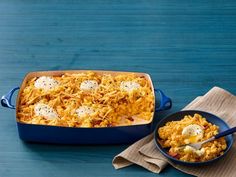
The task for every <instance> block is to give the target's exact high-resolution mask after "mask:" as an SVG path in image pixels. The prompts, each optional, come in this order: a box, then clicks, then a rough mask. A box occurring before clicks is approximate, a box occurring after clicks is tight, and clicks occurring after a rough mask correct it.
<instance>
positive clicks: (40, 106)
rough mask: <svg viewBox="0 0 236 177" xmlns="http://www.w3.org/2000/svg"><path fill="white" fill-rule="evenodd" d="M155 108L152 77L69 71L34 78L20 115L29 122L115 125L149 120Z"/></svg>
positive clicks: (22, 98) (22, 99) (22, 100)
mask: <svg viewBox="0 0 236 177" xmlns="http://www.w3.org/2000/svg"><path fill="white" fill-rule="evenodd" d="M153 112H154V95H153V90H152V86H151V83H150V81H149V80H148V79H147V78H146V77H144V76H138V75H136V74H127V73H124V74H116V75H112V74H102V73H95V72H83V73H65V74H63V75H61V76H41V77H34V78H32V79H30V80H29V81H28V82H27V83H26V86H25V87H24V88H23V90H22V92H21V94H20V100H19V107H18V110H17V119H18V121H20V122H23V123H28V124H42V125H52V126H65V127H111V126H126V125H135V124H145V123H148V122H150V121H151V119H152V117H153Z"/></svg>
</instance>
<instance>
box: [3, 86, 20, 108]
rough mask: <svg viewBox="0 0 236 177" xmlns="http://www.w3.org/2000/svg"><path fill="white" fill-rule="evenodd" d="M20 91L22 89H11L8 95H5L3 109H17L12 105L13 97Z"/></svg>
mask: <svg viewBox="0 0 236 177" xmlns="http://www.w3.org/2000/svg"><path fill="white" fill-rule="evenodd" d="M19 89H20V87H15V88H13V89H11V90H10V91H9V92H8V93H7V94H6V95H3V96H2V98H1V105H2V106H3V107H7V108H11V109H15V108H16V107H15V106H14V105H12V103H11V98H12V95H13V94H14V92H15V91H16V90H19Z"/></svg>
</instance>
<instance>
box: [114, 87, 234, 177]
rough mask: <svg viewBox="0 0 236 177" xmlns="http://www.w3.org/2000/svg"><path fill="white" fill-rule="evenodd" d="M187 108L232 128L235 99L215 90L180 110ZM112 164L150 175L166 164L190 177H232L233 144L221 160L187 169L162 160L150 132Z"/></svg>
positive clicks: (215, 88) (224, 91)
mask: <svg viewBox="0 0 236 177" xmlns="http://www.w3.org/2000/svg"><path fill="white" fill-rule="evenodd" d="M190 109H193V110H201V111H206V112H210V113H212V114H215V115H217V116H219V117H220V118H222V119H224V120H225V121H226V122H227V123H228V124H229V125H230V127H233V126H236V96H234V95H232V94H231V93H229V92H227V91H226V90H224V89H221V88H219V87H213V88H212V89H211V90H210V91H209V92H207V93H206V94H205V95H204V96H201V97H197V98H196V99H195V100H193V101H192V102H191V103H190V104H188V105H187V106H186V107H185V108H184V110H190ZM234 140H235V137H234ZM112 163H113V166H114V167H115V169H120V168H123V167H127V166H129V165H132V164H137V165H140V166H142V167H144V168H146V169H147V170H149V171H151V172H154V173H160V172H161V171H162V170H163V169H164V168H165V167H166V165H168V164H170V165H172V166H173V167H174V168H176V169H178V170H180V171H182V172H185V173H188V174H191V175H194V176H202V177H203V176H204V177H212V176H214V177H217V176H227V177H233V176H236V169H235V164H236V143H234V144H233V146H232V148H231V150H230V151H229V152H228V153H227V155H226V156H225V157H223V159H220V160H219V161H216V162H214V163H213V164H210V165H206V166H204V168H203V167H189V166H183V165H178V164H175V163H173V162H171V161H169V160H168V159H167V158H165V157H164V156H163V155H162V154H161V153H160V152H159V150H158V149H157V148H156V145H155V143H154V139H153V133H152V134H151V135H148V136H146V137H144V138H143V139H141V140H139V141H138V142H136V143H134V144H133V145H131V146H130V147H128V148H127V149H126V150H124V151H123V152H121V153H120V154H118V155H117V156H115V157H114V159H113V162H112Z"/></svg>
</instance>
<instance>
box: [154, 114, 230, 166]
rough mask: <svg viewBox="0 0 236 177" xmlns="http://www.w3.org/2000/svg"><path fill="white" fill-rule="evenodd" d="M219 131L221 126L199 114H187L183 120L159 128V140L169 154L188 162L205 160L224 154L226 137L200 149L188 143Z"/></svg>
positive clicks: (202, 139)
mask: <svg viewBox="0 0 236 177" xmlns="http://www.w3.org/2000/svg"><path fill="white" fill-rule="evenodd" d="M218 133H219V127H218V126H216V125H214V124H211V123H209V122H207V121H206V119H205V118H204V117H202V116H201V115H199V114H194V116H191V115H186V116H185V117H184V118H183V119H182V120H180V121H172V122H167V123H166V125H165V126H163V127H160V128H159V129H158V134H159V137H160V140H159V142H160V144H161V145H162V147H163V148H168V149H169V152H168V153H169V155H171V156H172V157H174V158H177V159H179V160H182V161H188V162H204V161H208V160H211V159H214V158H216V157H218V156H220V155H222V154H223V153H224V150H225V149H226V147H227V144H226V140H225V138H224V137H222V138H219V139H216V140H214V141H211V142H208V143H205V144H203V145H202V148H201V149H200V150H196V149H194V148H192V147H191V146H188V145H187V144H189V143H196V142H201V141H204V140H206V139H209V138H211V137H212V136H214V135H216V134H218ZM185 145H186V146H185Z"/></svg>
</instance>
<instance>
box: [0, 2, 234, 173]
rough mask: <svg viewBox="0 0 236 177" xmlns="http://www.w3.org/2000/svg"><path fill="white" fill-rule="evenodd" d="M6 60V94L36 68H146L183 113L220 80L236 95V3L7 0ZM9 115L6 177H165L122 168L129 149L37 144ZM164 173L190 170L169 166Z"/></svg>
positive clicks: (0, 37) (0, 162) (3, 129)
mask: <svg viewBox="0 0 236 177" xmlns="http://www.w3.org/2000/svg"><path fill="white" fill-rule="evenodd" d="M0 62H1V63H0V95H3V94H4V93H6V92H7V91H8V90H9V89H10V88H12V87H14V86H17V85H19V84H20V83H21V81H22V78H23V76H24V75H25V74H26V73H27V72H29V71H35V70H59V69H104V70H123V71H139V72H147V73H149V74H150V75H151V76H152V79H153V81H154V85H155V87H158V88H160V89H163V90H164V91H165V93H166V94H167V95H168V96H170V97H171V98H172V99H173V109H172V110H171V112H174V111H177V110H180V109H181V108H183V107H184V106H185V105H186V104H187V103H189V102H190V101H191V100H192V99H194V98H195V97H197V96H198V95H202V94H204V93H205V92H207V91H208V90H209V89H210V88H211V87H213V86H215V85H217V86H220V87H223V88H224V89H228V90H229V91H230V92H232V93H234V94H235V93H236V87H235V85H236V2H235V1H233V0H228V1H220V0H219V1H213V0H210V1H207V2H206V1H203V0H198V1H191V0H183V1H176V0H171V1H165V0H150V1H144V0H131V1H128V0H116V1H108V0H100V1H95V0H87V1H75V0H74V1H73V0H64V1H63V0H62V1H50V2H48V1H46V0H41V1H29V0H24V1H23V0H22V1H16V0H15V1H14V0H13V1H11V2H9V1H7V0H2V1H0ZM165 114H167V113H162V114H160V115H159V117H157V120H159V119H160V118H161V117H163V116H164V115H165ZM0 118H1V124H0V142H1V143H0V176H35V177H42V176H56V177H64V176H85V177H86V176H95V175H96V176H137V177H138V176H146V177H148V176H157V175H156V174H152V173H150V172H148V171H146V170H145V169H142V168H140V167H136V166H133V167H129V168H127V169H122V170H118V171H116V170H114V169H113V167H112V165H111V160H112V158H113V156H114V155H116V154H117V153H119V152H120V151H122V150H123V149H124V148H125V147H127V145H120V146H57V145H43V144H28V143H24V142H22V141H20V140H19V139H18V136H17V129H16V126H15V120H14V111H12V110H8V109H4V108H0ZM81 136H83V135H81ZM158 176H185V175H184V174H183V173H181V172H179V171H177V170H175V169H173V168H171V167H169V168H167V169H166V170H165V171H164V172H162V173H161V174H159V175H158ZM186 176H187V175H186Z"/></svg>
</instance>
